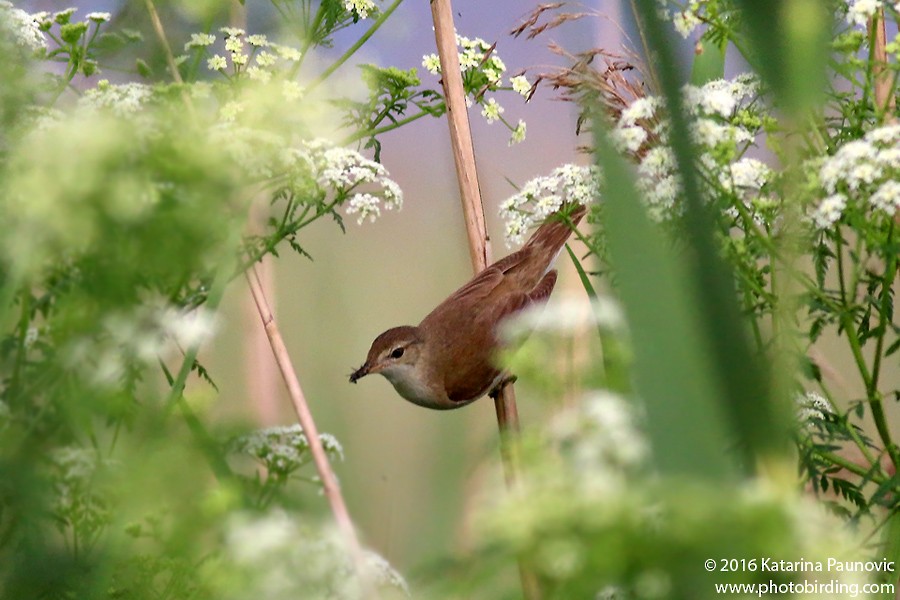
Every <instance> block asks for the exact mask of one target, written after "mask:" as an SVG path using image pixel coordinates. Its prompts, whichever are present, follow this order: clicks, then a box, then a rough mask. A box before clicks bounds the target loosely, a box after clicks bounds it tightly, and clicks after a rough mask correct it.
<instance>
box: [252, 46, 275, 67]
mask: <svg viewBox="0 0 900 600" xmlns="http://www.w3.org/2000/svg"><path fill="white" fill-rule="evenodd" d="M277 60H278V57H277V56H275V55H274V54H270V53H268V52H266V51H265V50H263V51H262V52H260V53H259V54H257V55H256V64H258V65H259V66H260V67H271V66H272V65H274V64H275V61H277Z"/></svg>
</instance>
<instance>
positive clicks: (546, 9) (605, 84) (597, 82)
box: [511, 2, 653, 150]
mask: <svg viewBox="0 0 900 600" xmlns="http://www.w3.org/2000/svg"><path fill="white" fill-rule="evenodd" d="M562 5H563V3H561V2H554V3H551V4H542V5H540V6H538V7H537V8H536V9H535V10H533V11H532V12H531V13H529V14H528V16H526V18H525V19H524V20H523V21H522V23H520V24H519V25H518V26H517V27H516V28H515V29H513V30H512V31H511V33H512V35H514V36H516V37H518V36H521V35H525V36H526V38H527V39H534V38H536V37H537V36H539V35H541V34H543V33H546V32H548V31H551V30H553V29H555V28H557V27H559V26H561V25H563V24H565V23H568V22H570V21H575V20H577V19H582V18H585V17H602V15H600V14H599V13H593V12H562V13H558V14H553V11H555V10H556V9H557V8H559V7H560V6H562ZM545 18H546V19H547V20H546V21H544V20H543V19H545ZM547 48H548V49H549V50H550V51H551V52H553V53H554V54H557V55H559V56H562V57H564V58H566V59H568V62H569V63H570V64H569V66H566V67H558V68H556V69H554V70H553V71H548V72H543V73H539V74H538V75H537V77H536V79H535V84H534V89H536V88H537V86H538V85H546V86H549V87H551V88H553V89H554V90H556V91H559V92H560V93H559V99H560V100H562V101H563V102H573V103H575V104H577V105H578V106H579V107H580V112H579V115H578V121H577V124H576V133H581V132H582V128H583V127H584V125H585V124H586V123H588V122H589V111H590V110H591V109H590V108H589V107H591V106H593V105H594V102H595V101H599V102H600V104H601V106H602V107H603V109H604V111H605V112H606V114H607V116H608V117H609V118H610V119H611V120H612V121H616V120H618V119H619V116H620V115H621V114H622V111H623V110H624V109H625V108H626V107H627V106H628V105H629V104H631V103H632V102H633V101H634V100H636V99H638V98H643V97H644V96H646V95H647V93H646V89H645V86H644V83H643V82H644V81H645V80H646V77H645V76H644V75H645V74H644V69H643V68H641V67H640V66H639V65H640V64H641V62H640V59H639V57H638V56H637V55H636V54H635V53H633V52H627V51H625V52H623V53H622V54H619V53H615V52H610V51H609V50H605V49H602V48H592V49H590V50H586V51H583V52H577V53H571V52H569V51H567V50H566V49H564V48H563V47H562V46H560V45H559V44H557V43H555V42H552V41H551V42H548V43H547ZM642 125H643V124H642ZM645 129H647V130H648V132H649V131H650V130H651V129H652V128H651V127H645ZM652 141H653V140H648V142H652ZM585 150H589V149H585Z"/></svg>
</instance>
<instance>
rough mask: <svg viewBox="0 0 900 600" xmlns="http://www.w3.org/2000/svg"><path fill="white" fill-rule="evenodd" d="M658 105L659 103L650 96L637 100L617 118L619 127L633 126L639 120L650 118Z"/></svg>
mask: <svg viewBox="0 0 900 600" xmlns="http://www.w3.org/2000/svg"><path fill="white" fill-rule="evenodd" d="M658 104H659V101H658V100H657V99H656V98H654V97H652V96H650V97H645V98H638V99H637V100H635V101H634V102H632V103H631V104H629V105H628V108H626V109H625V110H623V111H622V116H621V117H619V127H626V126H630V125H635V124H636V123H637V122H638V121H639V120H646V119H650V118H652V117H653V115H654V113H655V112H656V108H657V106H658Z"/></svg>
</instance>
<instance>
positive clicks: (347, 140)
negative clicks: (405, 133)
mask: <svg viewBox="0 0 900 600" xmlns="http://www.w3.org/2000/svg"><path fill="white" fill-rule="evenodd" d="M430 114H433V113H431V112H428V111H424V110H423V111H422V112H419V113H416V114H414V115H410V116H408V117H406V118H404V119H400V120H399V121H394V122H393V123H391V124H390V125H385V126H384V127H379V128H377V129H369V130H367V131H360V132H357V133H354V134H353V135H350V136H347V137H346V138H344V139H343V140H341V144H340V145H341V146H346V145H348V144H352V143H353V142H356V141H358V140H361V139H363V138H367V137H375V136H378V135H381V134H383V133H387V132H389V131H393V130H394V129H397V128H399V127H403V126H404V125H408V124H409V123H412V122H413V121H418V120H419V119H421V118H422V117H424V116H427V115H430Z"/></svg>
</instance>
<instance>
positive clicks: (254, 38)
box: [247, 34, 269, 48]
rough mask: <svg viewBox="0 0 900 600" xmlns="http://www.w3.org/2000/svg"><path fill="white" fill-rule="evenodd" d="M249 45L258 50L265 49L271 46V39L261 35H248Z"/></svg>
mask: <svg viewBox="0 0 900 600" xmlns="http://www.w3.org/2000/svg"><path fill="white" fill-rule="evenodd" d="M247 43H248V44H250V45H251V46H255V47H257V48H265V47H266V46H268V45H269V39H268V38H267V37H266V36H264V35H261V34H255V35H248V36H247Z"/></svg>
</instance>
